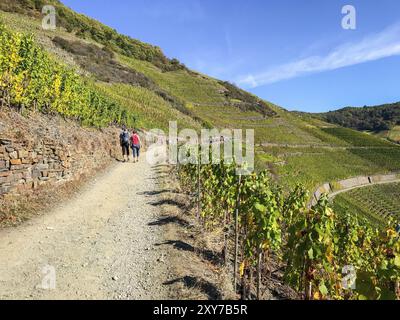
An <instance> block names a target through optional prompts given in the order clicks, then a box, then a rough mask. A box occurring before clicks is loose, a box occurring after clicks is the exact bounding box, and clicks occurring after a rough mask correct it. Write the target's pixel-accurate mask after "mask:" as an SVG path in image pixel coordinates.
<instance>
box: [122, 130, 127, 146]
mask: <svg viewBox="0 0 400 320" xmlns="http://www.w3.org/2000/svg"><path fill="white" fill-rule="evenodd" d="M121 143H123V144H129V133H128V132H122V133H121Z"/></svg>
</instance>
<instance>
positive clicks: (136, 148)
mask: <svg viewBox="0 0 400 320" xmlns="http://www.w3.org/2000/svg"><path fill="white" fill-rule="evenodd" d="M140 144H141V143H140V137H139V135H138V133H137V131H136V130H134V131H133V134H132V136H131V146H132V154H133V162H139V153H140Z"/></svg>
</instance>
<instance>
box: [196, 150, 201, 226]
mask: <svg viewBox="0 0 400 320" xmlns="http://www.w3.org/2000/svg"><path fill="white" fill-rule="evenodd" d="M200 217H201V150H200V149H199V150H198V156H197V219H198V220H199V219H200Z"/></svg>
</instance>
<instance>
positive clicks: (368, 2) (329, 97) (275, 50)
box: [62, 0, 400, 112]
mask: <svg viewBox="0 0 400 320" xmlns="http://www.w3.org/2000/svg"><path fill="white" fill-rule="evenodd" d="M62 1H63V2H64V3H65V4H66V5H68V6H69V7H71V8H73V9H74V10H76V11H78V12H81V13H84V14H86V15H88V16H91V17H93V18H96V19H97V20H100V21H101V22H103V23H105V24H107V25H109V26H111V27H113V28H115V29H117V30H118V31H119V32H121V33H124V34H128V35H130V36H132V37H133V38H137V39H140V40H142V41H145V42H148V43H151V44H155V45H158V46H160V47H161V48H162V49H163V51H164V52H165V54H166V55H167V56H169V57H171V58H172V57H175V58H178V59H179V60H180V61H182V62H183V63H185V64H186V65H187V66H188V67H190V68H192V69H195V70H198V71H200V72H203V73H205V74H208V75H211V76H214V77H216V78H219V79H224V80H229V81H231V82H234V83H236V84H238V85H239V86H241V87H243V88H245V89H247V90H249V91H251V92H253V93H255V94H257V95H258V96H260V97H262V98H264V99H266V100H269V101H272V102H274V103H276V104H278V105H281V106H283V107H285V108H287V109H289V110H302V111H308V112H321V111H328V110H333V109H337V108H341V107H344V106H348V105H352V106H363V105H375V104H381V103H387V102H395V101H400V81H399V77H400V74H399V70H400V1H398V0H347V1H342V0H323V1H321V0H247V1H244V0H243V1H238V0H152V1H148V0H115V1H106V0H96V1H81V0H62ZM349 4H350V5H353V6H354V7H355V8H356V13H357V28H356V30H344V29H343V28H342V24H341V21H342V18H343V14H342V12H341V11H342V7H343V6H344V5H349Z"/></svg>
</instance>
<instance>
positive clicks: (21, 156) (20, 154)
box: [18, 149, 29, 159]
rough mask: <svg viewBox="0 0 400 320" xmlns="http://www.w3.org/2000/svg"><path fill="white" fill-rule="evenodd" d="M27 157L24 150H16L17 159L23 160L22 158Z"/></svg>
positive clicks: (26, 152)
mask: <svg viewBox="0 0 400 320" xmlns="http://www.w3.org/2000/svg"><path fill="white" fill-rule="evenodd" d="M28 155H29V153H28V151H26V150H23V149H22V150H18V158H20V159H23V158H27V157H28Z"/></svg>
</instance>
